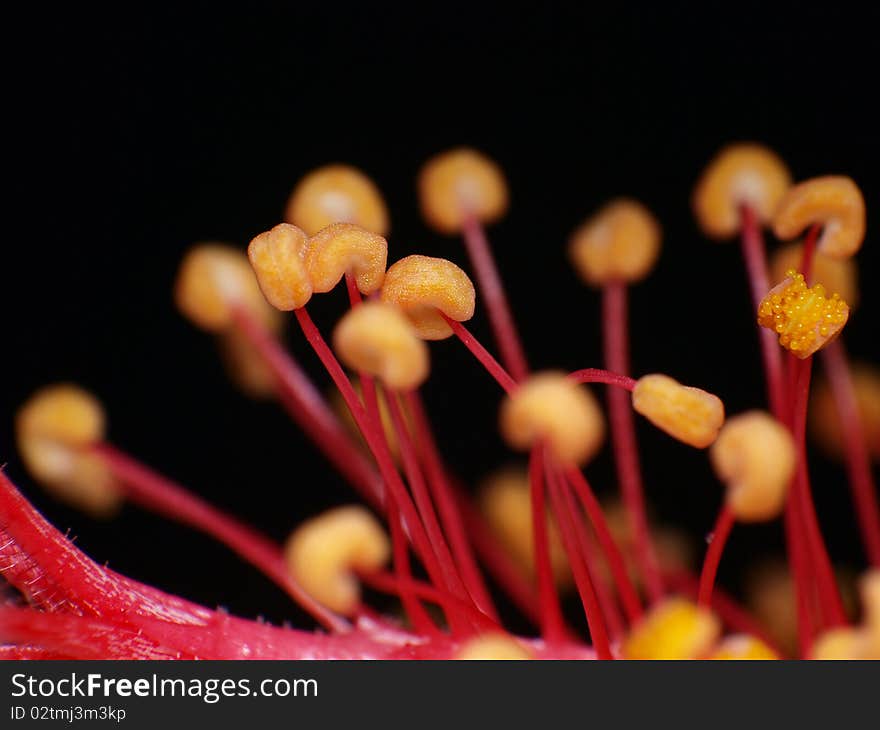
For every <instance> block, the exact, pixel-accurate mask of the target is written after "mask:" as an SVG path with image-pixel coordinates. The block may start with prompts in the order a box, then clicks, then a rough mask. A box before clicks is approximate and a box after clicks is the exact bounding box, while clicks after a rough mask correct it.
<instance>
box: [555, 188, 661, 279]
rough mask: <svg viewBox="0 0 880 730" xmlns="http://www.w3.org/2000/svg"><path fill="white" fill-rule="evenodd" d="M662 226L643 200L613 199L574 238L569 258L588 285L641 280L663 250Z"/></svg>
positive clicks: (577, 231)
mask: <svg viewBox="0 0 880 730" xmlns="http://www.w3.org/2000/svg"><path fill="white" fill-rule="evenodd" d="M660 235H661V232H660V225H659V224H658V223H657V220H656V219H655V218H654V216H653V215H652V214H651V212H650V211H649V210H648V209H647V208H646V207H645V206H643V205H642V204H641V203H639V202H637V201H635V200H628V199H625V198H622V199H619V200H615V201H612V202H611V203H609V204H608V205H606V206H605V207H603V208H602V209H601V210H600V211H599V212H598V213H596V214H595V215H594V216H593V217H592V218H590V219H589V220H587V222H586V223H584V224H583V225H582V226H581V227H580V228H578V229H577V230H576V231H575V232H574V234H573V235H572V237H571V242H570V244H569V257H570V259H571V261H572V263H573V264H574V266H575V269H576V270H577V272H578V273H579V274H580V276H581V277H582V278H583V279H584V281H586V282H587V283H588V284H592V285H593V286H602V285H603V284H607V283H608V282H612V281H624V282H634V281H639V280H641V279H643V278H645V276H647V275H648V273H649V272H650V271H651V269H652V268H653V267H654V264H655V263H656V261H657V256H658V255H659V253H660Z"/></svg>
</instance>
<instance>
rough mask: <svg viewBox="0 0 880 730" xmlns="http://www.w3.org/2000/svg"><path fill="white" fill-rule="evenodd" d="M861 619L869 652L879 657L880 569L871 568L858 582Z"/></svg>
mask: <svg viewBox="0 0 880 730" xmlns="http://www.w3.org/2000/svg"><path fill="white" fill-rule="evenodd" d="M859 589H860V592H861V596H862V617H863V623H864V626H865V633H866V638H867V641H868V644H869V646H870V650H871V651H872V652H873V653H874V655H875V658H877V657H880V568H873V569H872V570H869V571H868V572H867V573H866V574H865V575H864V576H862V579H861V581H860V582H859Z"/></svg>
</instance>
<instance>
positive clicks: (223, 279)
mask: <svg viewBox="0 0 880 730" xmlns="http://www.w3.org/2000/svg"><path fill="white" fill-rule="evenodd" d="M174 293H175V300H176V302H177V306H178V308H179V309H180V310H181V312H183V314H184V315H185V316H186V317H187V318H188V319H190V320H192V322H193V323H195V324H196V325H197V326H199V327H201V328H202V329H205V330H208V331H209V332H222V331H224V330H227V329H228V328H229V327H230V326H232V322H233V310H234V309H235V308H236V307H241V308H243V309H245V310H246V311H247V312H248V313H249V314H250V315H251V316H253V317H255V318H256V319H258V320H260V321H262V322H266V321H268V320H271V319H273V318H274V313H273V311H272V308H271V307H270V306H269V304H268V303H267V302H266V300H265V298H264V297H263V294H262V292H261V291H260V287H259V286H258V284H257V279H256V276H255V275H254V272H253V269H252V268H251V265H250V263H249V262H248V259H247V257H246V256H245V255H244V254H243V253H242V252H240V251H238V250H236V249H234V248H232V247H231V246H225V245H222V244H211V243H206V244H199V245H198V246H195V247H193V248H192V249H190V251H189V252H188V253H187V255H186V256H185V257H184V259H183V262H182V263H181V265H180V269H179V270H178V274H177V282H176V285H175V292H174Z"/></svg>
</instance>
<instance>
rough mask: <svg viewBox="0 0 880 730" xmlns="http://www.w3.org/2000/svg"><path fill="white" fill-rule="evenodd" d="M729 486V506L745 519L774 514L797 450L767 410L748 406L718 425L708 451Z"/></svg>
mask: <svg viewBox="0 0 880 730" xmlns="http://www.w3.org/2000/svg"><path fill="white" fill-rule="evenodd" d="M709 457H710V459H711V461H712V466H713V468H714V469H715V473H716V474H717V475H718V478H719V479H720V480H721V481H722V482H724V483H725V484H726V485H727V498H726V500H727V505H728V506H729V507H730V509H731V510H732V511H733V513H734V515H735V517H736V518H737V519H738V520H740V521H743V522H757V521H761V520H770V519H773V518H775V517H778V516H779V514H780V513H781V512H782V508H783V507H784V505H785V497H786V494H787V492H788V485H789V483H790V482H791V479H792V477H793V476H794V471H795V466H796V458H797V452H796V449H795V444H794V439H793V438H792V436H791V433H790V432H789V430H788V429H787V428H785V426H783V425H782V424H781V423H779V421H777V420H776V419H775V418H773V417H772V416H771V415H770V414H769V413H765V412H763V411H749V412H747V413H741V414H739V415H737V416H733V417H732V418H730V419H728V420H727V422H726V423H725V424H724V426H722V428H721V431H720V433H719V434H718V438H717V439H716V441H715V443H714V444H713V445H712V449H711V451H710V452H709Z"/></svg>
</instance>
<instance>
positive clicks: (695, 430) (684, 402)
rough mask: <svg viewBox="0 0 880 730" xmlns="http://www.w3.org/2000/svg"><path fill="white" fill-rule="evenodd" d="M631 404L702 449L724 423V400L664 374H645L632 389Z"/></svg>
mask: <svg viewBox="0 0 880 730" xmlns="http://www.w3.org/2000/svg"><path fill="white" fill-rule="evenodd" d="M632 404H633V408H634V409H635V410H636V411H637V412H638V413H641V414H642V415H643V416H644V417H645V418H647V419H648V420H649V421H650V422H651V423H653V424H654V425H655V426H657V428H659V429H661V430H663V431H665V432H666V433H668V434H669V435H670V436H672V437H673V438H676V439H678V440H679V441H682V442H684V443H686V444H690V445H691V446H695V447H696V448H698V449H704V448H706V447H707V446H710V445H711V444H712V442H713V441H715V438H716V437H717V436H718V431H719V430H720V428H721V426H722V425H723V424H724V404H723V403H722V402H721V400H720V399H719V398H718V397H717V396H715V395H713V394H712V393H709V392H707V391H705V390H701V389H700V388H692V387H689V386H686V385H682V384H681V383H679V382H678V381H676V380H673V379H672V378H670V377H669V376H667V375H659V374H654V375H645V376H644V377H642V378H639V380H638V381H637V382H636V387H635V389H634V390H633V393H632Z"/></svg>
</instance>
